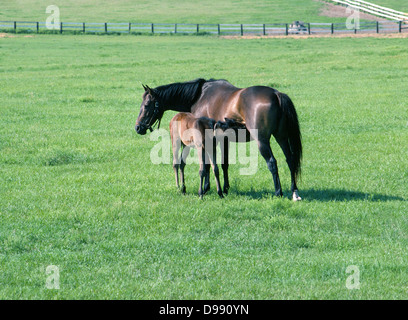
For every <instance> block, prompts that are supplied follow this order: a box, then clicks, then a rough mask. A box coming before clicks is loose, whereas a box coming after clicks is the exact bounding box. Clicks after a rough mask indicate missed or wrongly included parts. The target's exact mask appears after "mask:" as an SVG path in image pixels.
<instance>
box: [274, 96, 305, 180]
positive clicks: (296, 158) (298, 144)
mask: <svg viewBox="0 0 408 320" xmlns="http://www.w3.org/2000/svg"><path fill="white" fill-rule="evenodd" d="M276 94H277V96H278V98H279V102H280V105H281V108H282V109H283V113H284V114H285V115H286V117H287V119H288V136H289V139H288V140H289V146H290V149H291V151H292V154H293V167H294V174H295V180H297V178H298V177H300V174H301V160H302V135H301V133H300V127H299V120H298V116H297V113H296V110H295V106H294V105H293V102H292V100H291V99H290V98H289V97H288V95H286V94H284V93H282V92H276Z"/></svg>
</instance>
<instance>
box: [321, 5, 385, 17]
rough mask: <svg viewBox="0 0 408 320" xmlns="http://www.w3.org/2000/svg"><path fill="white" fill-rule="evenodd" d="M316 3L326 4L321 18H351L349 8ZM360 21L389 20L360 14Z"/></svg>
mask: <svg viewBox="0 0 408 320" xmlns="http://www.w3.org/2000/svg"><path fill="white" fill-rule="evenodd" d="M314 1H316V2H320V3H323V4H324V7H323V9H322V10H321V11H320V13H319V14H320V15H321V16H325V17H331V18H348V17H349V16H350V12H347V7H344V6H340V5H335V4H332V3H327V2H325V1H321V0H314ZM360 19H361V20H370V21H384V20H387V19H385V18H380V17H377V16H374V15H371V14H367V13H363V12H360Z"/></svg>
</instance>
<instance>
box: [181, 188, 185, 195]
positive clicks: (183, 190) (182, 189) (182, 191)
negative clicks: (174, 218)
mask: <svg viewBox="0 0 408 320" xmlns="http://www.w3.org/2000/svg"><path fill="white" fill-rule="evenodd" d="M181 193H182V194H186V187H185V186H182V187H181Z"/></svg>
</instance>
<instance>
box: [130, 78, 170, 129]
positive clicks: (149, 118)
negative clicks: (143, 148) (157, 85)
mask: <svg viewBox="0 0 408 320" xmlns="http://www.w3.org/2000/svg"><path fill="white" fill-rule="evenodd" d="M143 89H144V90H145V92H144V93H143V101H142V104H141V105H140V112H139V116H138V117H137V120H136V125H135V130H136V132H137V133H138V134H141V135H144V134H146V131H147V129H149V130H150V131H153V126H154V124H155V123H156V122H157V121H158V123H159V124H158V125H159V126H160V120H161V117H162V115H163V112H162V110H161V108H160V105H159V101H158V97H157V94H156V93H155V91H154V89H151V88H149V87H148V86H144V85H143Z"/></svg>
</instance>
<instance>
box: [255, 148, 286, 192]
mask: <svg viewBox="0 0 408 320" xmlns="http://www.w3.org/2000/svg"><path fill="white" fill-rule="evenodd" d="M258 147H259V152H260V153H261V155H262V157H264V159H265V161H266V164H267V166H268V169H269V171H270V172H271V173H272V177H273V183H274V185H275V195H276V196H278V197H281V196H283V193H282V187H281V183H280V180H279V174H278V165H277V162H276V159H275V157H274V156H273V153H272V149H271V146H270V144H269V140H258Z"/></svg>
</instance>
